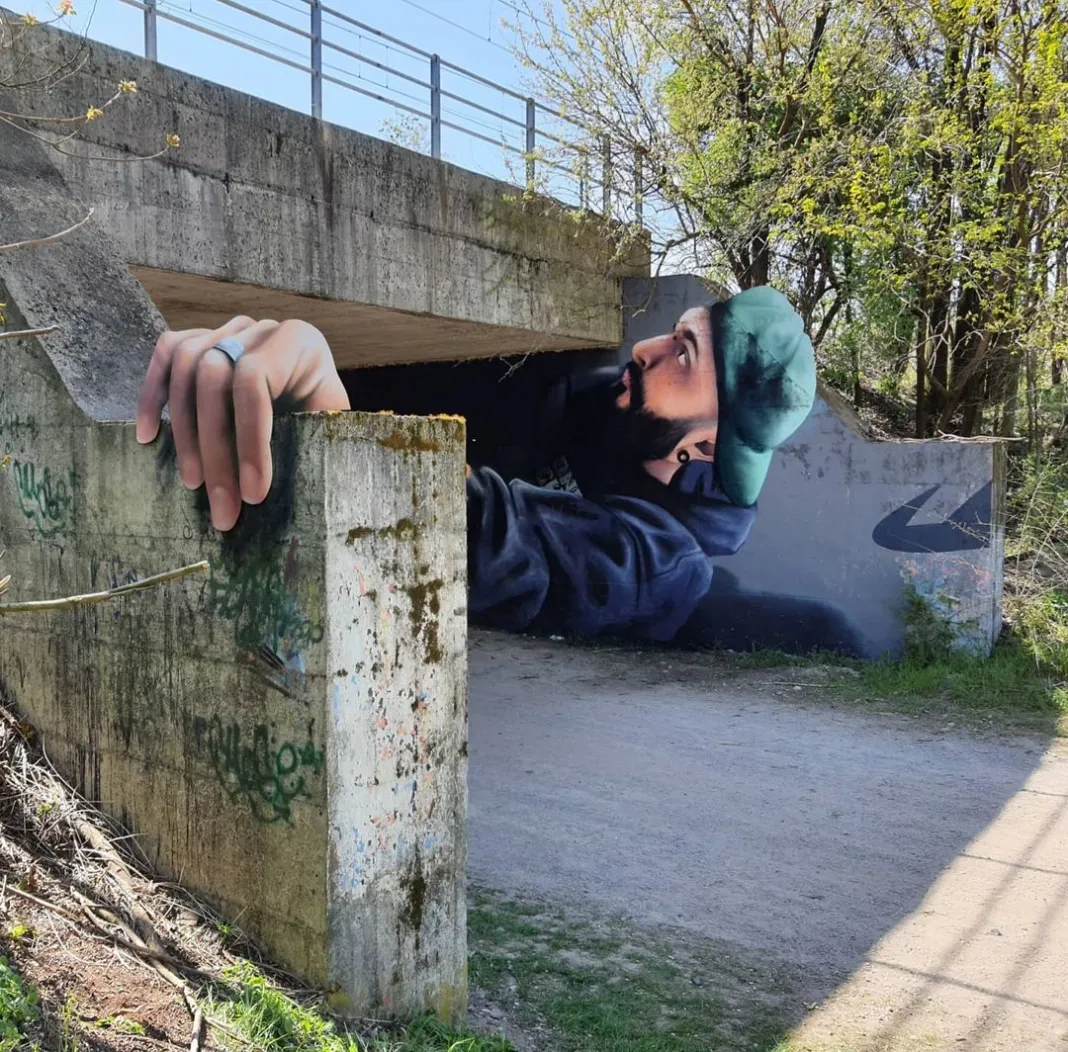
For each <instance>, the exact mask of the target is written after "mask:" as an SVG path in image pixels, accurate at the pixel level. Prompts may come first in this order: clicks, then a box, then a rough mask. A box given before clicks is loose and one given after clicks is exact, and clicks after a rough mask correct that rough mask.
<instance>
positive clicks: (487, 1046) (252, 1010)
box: [205, 961, 513, 1052]
mask: <svg viewBox="0 0 1068 1052" xmlns="http://www.w3.org/2000/svg"><path fill="white" fill-rule="evenodd" d="M205 1001H206V1005H205V1007H206V1011H207V1014H208V1016H209V1018H211V1019H217V1020H222V1021H224V1022H225V1024H226V1026H227V1030H229V1031H231V1033H228V1032H227V1030H222V1029H217V1032H216V1039H217V1040H219V1041H220V1042H221V1043H223V1044H226V1045H229V1046H231V1047H233V1048H235V1049H239V1048H248V1047H249V1046H250V1045H251V1046H252V1047H253V1048H255V1049H258V1050H260V1052H513V1049H512V1046H511V1045H510V1044H509V1043H508V1042H506V1041H504V1040H503V1039H500V1038H495V1037H489V1038H486V1037H480V1036H477V1035H474V1034H470V1033H465V1032H462V1031H459V1030H455V1029H453V1028H451V1027H448V1026H445V1025H444V1024H443V1023H440V1022H438V1021H437V1020H435V1019H433V1018H430V1017H427V1018H424V1019H420V1020H417V1021H416V1022H414V1023H412V1024H410V1025H408V1026H407V1027H406V1028H404V1030H403V1031H398V1032H397V1033H390V1034H383V1035H381V1036H378V1037H375V1038H372V1039H367V1040H365V1039H362V1038H360V1037H358V1036H357V1035H355V1034H350V1033H346V1032H345V1031H344V1030H343V1029H341V1028H339V1027H338V1026H337V1024H336V1023H334V1022H333V1021H332V1019H331V1018H330V1017H329V1014H328V1013H327V1012H325V1011H324V1010H323V1009H322V1008H321V1007H320V1006H319V1005H316V1004H305V1003H300V1002H298V1001H296V1000H294V999H293V998H292V997H289V996H288V995H286V994H285V993H283V992H282V991H281V990H279V989H278V988H277V987H275V986H274V985H273V984H272V983H271V982H270V981H269V980H268V979H267V978H266V977H265V976H264V975H263V974H262V972H260V971H259V969H257V968H256V967H255V966H254V965H252V964H250V963H248V962H245V961H243V962H241V963H239V964H236V965H233V966H232V967H230V968H227V969H226V970H225V972H224V973H223V982H222V983H220V984H218V985H217V986H216V987H215V988H214V989H213V990H212V991H210V993H209V995H208V996H207V998H206V999H205ZM235 1034H236V1035H238V1036H234V1035H235Z"/></svg>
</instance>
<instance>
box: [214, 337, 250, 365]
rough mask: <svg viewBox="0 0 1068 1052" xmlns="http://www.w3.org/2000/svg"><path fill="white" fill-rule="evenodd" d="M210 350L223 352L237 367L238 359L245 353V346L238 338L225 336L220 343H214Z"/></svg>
mask: <svg viewBox="0 0 1068 1052" xmlns="http://www.w3.org/2000/svg"><path fill="white" fill-rule="evenodd" d="M210 349H211V350H213V351H222V352H223V354H225V355H226V357H227V358H229V359H230V361H231V362H233V363H234V365H237V360H238V358H240V357H241V355H243V354H244V353H245V345H244V344H243V343H242V342H241V341H240V340H239V339H238V338H237V337H236V336H224V337H223V338H222V339H221V340H219V342H218V343H213V344H212V345H211V348H210Z"/></svg>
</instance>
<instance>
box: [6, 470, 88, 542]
mask: <svg viewBox="0 0 1068 1052" xmlns="http://www.w3.org/2000/svg"><path fill="white" fill-rule="evenodd" d="M12 467H13V468H14V471H15V475H14V478H15V489H16V491H17V492H18V498H19V507H21V508H22V514H23V515H25V516H26V518H27V519H29V520H30V521H31V522H32V523H33V524H34V526H36V527H37V532H38V533H39V534H40V535H41V536H42V537H56V536H59V535H63V534H66V533H67V531H68V530H69V529H70V526H71V522H72V520H73V518H74V488H75V485H76V484H77V477H76V475H75V474H74V472H73V471H71V472H69V473H68V474H67V477H66V478H62V477H59V476H53V474H52V472H51V471H49V469H48V468H44V469H43V470H40V469H38V467H37V466H36V465H35V464H27V463H25V462H23V461H19V460H15V461H13V462H12Z"/></svg>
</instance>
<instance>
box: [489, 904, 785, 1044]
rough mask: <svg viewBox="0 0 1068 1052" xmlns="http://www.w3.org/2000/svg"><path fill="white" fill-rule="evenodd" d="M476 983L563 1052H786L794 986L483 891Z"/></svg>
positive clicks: (747, 965)
mask: <svg viewBox="0 0 1068 1052" xmlns="http://www.w3.org/2000/svg"><path fill="white" fill-rule="evenodd" d="M468 933H469V938H470V940H471V980H472V983H473V984H475V985H476V986H478V987H480V988H481V989H483V990H485V991H487V992H488V993H489V994H490V995H491V996H493V997H494V998H495V999H504V1000H508V999H509V998H510V999H511V1000H512V1001H513V1003H514V1010H515V1014H516V1017H517V1019H518V1020H519V1021H521V1022H522V1023H524V1024H525V1025H526V1026H527V1027H532V1026H535V1027H541V1028H544V1030H546V1031H548V1033H549V1034H551V1035H552V1038H551V1044H550V1045H543V1044H541V1043H540V1042H539V1044H538V1046H537V1047H552V1048H553V1049H554V1050H559V1052H742V1050H746V1052H782V1050H785V1048H786V1046H785V1045H784V1044H782V1042H783V1038H784V1034H785V1032H786V1030H787V1028H788V1020H787V1018H786V1017H787V1009H786V1007H785V1005H786V1003H787V1001H788V1000H789V999H790V991H791V989H792V981H791V980H788V979H787V978H785V977H784V975H783V974H782V973H781V972H777V971H776V970H775V968H774V967H772V966H770V965H768V964H766V963H764V962H762V961H757V960H740V959H739V958H738V957H737V956H736V955H735V954H733V953H727V952H726V951H725V950H721V948H718V947H713V946H712V944H710V943H702V944H701V945H700V946H698V947H696V948H695V945H694V944H693V943H687V942H686V941H685V937H683V936H682V935H679V934H672V935H667V934H665V935H663V936H660V935H657V936H654V935H651V934H650V933H648V932H645V931H639V930H638V929H636V928H635V927H634V926H632V925H630V924H628V923H626V922H622V921H618V920H615V921H606V920H589V919H575V918H567V917H565V916H563V915H562V914H561V913H559V912H558V911H554V910H549V909H546V908H543V907H541V906H539V905H537V904H529V903H522V902H516V901H513V900H510V899H507V898H505V897H504V896H501V895H498V894H495V893H492V892H488V891H477V892H474V893H473V894H472V899H471V908H470V910H469V913H468Z"/></svg>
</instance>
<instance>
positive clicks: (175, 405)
mask: <svg viewBox="0 0 1068 1052" xmlns="http://www.w3.org/2000/svg"><path fill="white" fill-rule="evenodd" d="M255 324H256V323H255V322H254V321H253V320H252V319H251V318H249V317H247V316H246V315H240V316H238V317H236V318H232V319H231V320H230V321H228V322H227V323H226V324H225V325H224V326H222V328H219V329H214V330H210V331H207V332H204V331H203V330H201V331H198V332H196V333H194V334H193V335H191V336H189V337H188V338H187V339H185V340H182V341H181V342H180V343H179V344H178V346H177V347H176V348H175V349H174V352H173V355H172V360H171V376H170V389H169V393H168V401H169V403H170V407H171V430H172V432H173V434H174V448H175V451H176V452H177V454H178V471H179V473H180V475H181V477H182V483H183V484H184V485H185V486H186V487H187V488H188V489H198V488H199V487H200V486H201V485H202V484H203V482H204V468H203V465H202V463H201V457H200V441H199V438H198V437H197V436H198V430H199V427H198V421H197V393H196V377H197V367H198V365H199V363H200V359H201V358H202V357H203V356H204V354H205V352H206V351H207V350H208V348H209V347H211V346H212V344H214V343H218V341H219V340H221V339H223V338H224V337H226V336H235V335H237V334H238V333H241V332H243V331H244V330H246V329H249V328H251V327H252V326H254V325H255Z"/></svg>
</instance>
